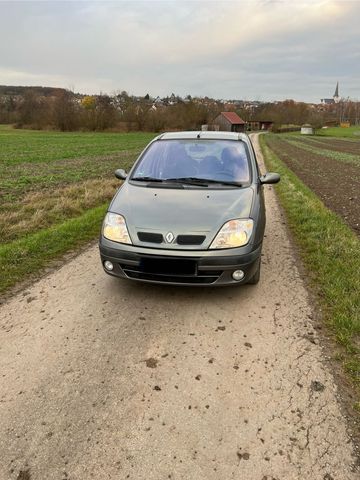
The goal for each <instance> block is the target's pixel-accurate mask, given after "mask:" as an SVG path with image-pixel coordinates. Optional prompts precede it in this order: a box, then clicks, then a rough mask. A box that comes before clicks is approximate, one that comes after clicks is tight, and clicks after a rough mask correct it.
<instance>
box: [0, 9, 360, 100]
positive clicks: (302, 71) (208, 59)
mask: <svg viewBox="0 0 360 480" xmlns="http://www.w3.org/2000/svg"><path fill="white" fill-rule="evenodd" d="M359 17H360V4H359V3H358V2H356V1H353V2H352V1H330V0H328V1H326V0H322V1H320V0H319V1H316V0H314V1H311V2H310V1H297V2H291V1H261V0H253V1H250V0H248V1H222V2H211V1H209V2H203V1H176V2H160V1H147V2H137V1H132V2H107V1H97V2H88V1H87V2H76V1H73V2H31V1H29V2H25V3H24V2H22V3H18V2H0V55H1V59H2V62H1V64H2V70H0V83H7V82H8V81H9V80H11V79H18V82H21V83H22V84H30V83H32V82H40V83H42V84H46V85H53V84H54V83H53V82H56V84H57V85H58V86H65V87H68V86H69V85H74V86H75V89H76V90H84V91H87V92H89V93H96V92H98V91H100V90H102V91H108V92H111V91H112V90H116V89H126V90H129V91H131V92H132V93H138V94H145V93H146V92H150V93H151V94H153V95H157V94H160V95H164V94H168V93H171V92H172V91H175V92H177V93H179V94H185V93H191V94H199V95H212V96H215V97H218V98H235V97H237V98H244V97H246V98H252V97H259V96H261V98H263V99H267V98H269V99H270V98H279V99H280V98H286V97H289V96H290V97H295V98H298V99H305V100H309V101H310V100H316V99H319V98H321V97H323V96H326V95H330V94H331V91H332V90H333V86H334V83H335V82H336V80H337V79H339V80H340V81H341V85H343V88H344V89H347V91H348V92H349V93H347V94H349V95H352V96H358V97H360V92H359V88H360V87H359V84H360V82H359V79H360V66H359V65H360V62H359V49H358V44H359V33H358V27H357V19H358V18H359ZM327 89H330V91H327ZM324 90H325V91H324ZM343 93H344V94H345V91H344V92H343Z"/></svg>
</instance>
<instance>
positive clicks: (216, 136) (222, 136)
mask: <svg viewBox="0 0 360 480" xmlns="http://www.w3.org/2000/svg"><path fill="white" fill-rule="evenodd" d="M248 138H249V137H248V136H247V135H246V134H245V133H238V132H203V131H201V130H200V131H199V130H198V131H195V132H166V133H163V134H162V135H159V136H158V137H156V139H155V140H197V139H202V140H243V141H245V142H246V141H248Z"/></svg>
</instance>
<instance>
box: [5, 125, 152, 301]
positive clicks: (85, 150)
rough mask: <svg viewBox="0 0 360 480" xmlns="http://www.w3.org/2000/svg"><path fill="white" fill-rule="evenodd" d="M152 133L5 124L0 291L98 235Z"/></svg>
mask: <svg viewBox="0 0 360 480" xmlns="http://www.w3.org/2000/svg"><path fill="white" fill-rule="evenodd" d="M153 137H154V134H151V133H79V132H76V133H61V132H44V131H33V130H15V129H13V128H10V127H8V126H3V125H2V126H0V168H1V178H0V238H1V240H0V293H1V292H4V291H5V290H6V289H7V288H9V287H11V286H13V285H14V284H15V283H16V282H17V281H19V280H21V279H23V278H26V275H28V274H29V273H33V272H35V271H36V270H39V269H40V268H42V267H44V266H46V265H47V263H48V262H49V260H51V259H53V258H55V257H57V256H59V255H61V254H63V253H65V252H66V251H68V250H69V249H72V248H73V247H75V246H77V245H80V244H83V243H84V242H86V241H89V240H91V239H93V238H95V237H96V236H97V234H98V232H99V228H100V224H101V219H102V217H103V214H104V212H105V210H106V208H107V204H108V202H109V200H110V199H111V197H112V196H113V194H114V192H115V190H116V188H117V187H118V185H119V180H117V179H115V177H114V175H113V172H114V170H115V169H116V168H124V169H129V168H130V167H131V166H132V164H133V162H134V160H135V159H136V157H137V156H138V154H139V153H140V152H141V150H142V149H143V148H144V147H145V146H146V144H147V143H148V142H149V141H150V140H151V139H152V138H153Z"/></svg>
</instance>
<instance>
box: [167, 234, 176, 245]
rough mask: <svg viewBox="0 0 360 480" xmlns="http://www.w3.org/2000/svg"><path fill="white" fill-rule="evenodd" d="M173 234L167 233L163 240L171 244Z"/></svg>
mask: <svg viewBox="0 0 360 480" xmlns="http://www.w3.org/2000/svg"><path fill="white" fill-rule="evenodd" d="M174 238H175V237H174V234H173V233H172V232H168V233H167V234H166V235H165V240H166V241H167V243H171V242H172V241H173V240H174Z"/></svg>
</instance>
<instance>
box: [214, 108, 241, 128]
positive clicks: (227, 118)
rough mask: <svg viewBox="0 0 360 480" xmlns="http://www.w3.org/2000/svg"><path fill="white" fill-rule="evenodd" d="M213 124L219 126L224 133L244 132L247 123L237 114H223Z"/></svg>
mask: <svg viewBox="0 0 360 480" xmlns="http://www.w3.org/2000/svg"><path fill="white" fill-rule="evenodd" d="M213 123H214V124H215V125H218V126H219V130H221V131H222V132H244V131H245V122H244V120H243V119H242V118H240V117H239V115H238V114H237V113H235V112H221V113H219V115H218V116H217V117H216V118H215V119H214V121H213Z"/></svg>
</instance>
